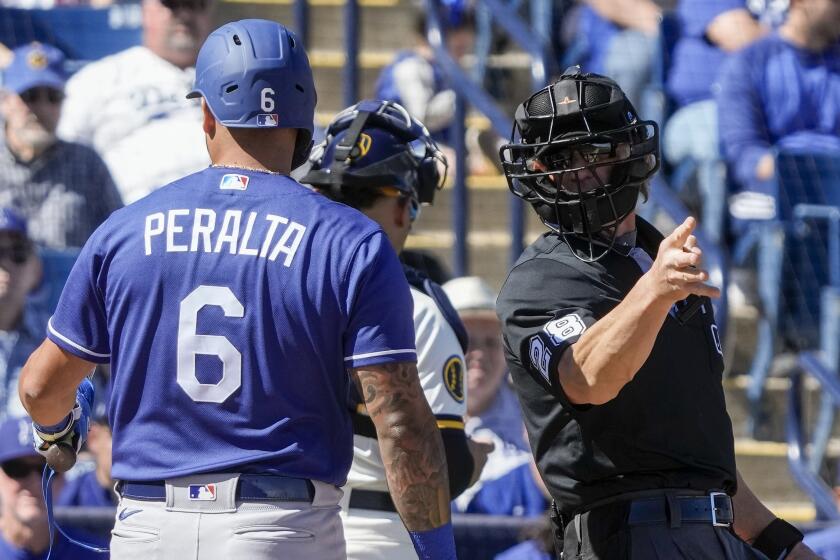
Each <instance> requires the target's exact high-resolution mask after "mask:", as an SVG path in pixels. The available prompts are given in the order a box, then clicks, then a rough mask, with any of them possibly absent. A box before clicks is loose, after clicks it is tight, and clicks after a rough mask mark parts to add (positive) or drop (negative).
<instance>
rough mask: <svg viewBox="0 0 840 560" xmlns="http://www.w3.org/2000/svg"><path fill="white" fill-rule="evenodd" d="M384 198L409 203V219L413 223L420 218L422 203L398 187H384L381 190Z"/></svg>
mask: <svg viewBox="0 0 840 560" xmlns="http://www.w3.org/2000/svg"><path fill="white" fill-rule="evenodd" d="M379 193H380V194H381V195H382V196H387V197H390V198H399V199H400V203H403V202H406V201H407V202H408V219H409V220H410V221H411V223H414V221H415V220H416V219H417V218H419V217H420V201H419V200H418V199H417V197H416V196H409V195H407V194H405V193H404V192H403V191H401V190H399V189H398V188H396V187H382V188H380V189H379Z"/></svg>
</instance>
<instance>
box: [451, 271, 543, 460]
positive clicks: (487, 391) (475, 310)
mask: <svg viewBox="0 0 840 560" xmlns="http://www.w3.org/2000/svg"><path fill="white" fill-rule="evenodd" d="M443 289H444V291H445V292H446V295H447V296H448V297H449V300H450V301H451V302H452V305H453V307H455V310H456V311H458V314H459V315H460V316H461V320H462V321H463V322H464V326H465V327H466V328H467V333H468V334H469V338H470V342H469V348H468V349H467V354H466V359H467V425H466V430H467V434H474V433H475V434H478V433H480V432H483V431H489V432H492V433H493V434H495V435H496V436H498V437H499V438H501V440H503V441H505V442H508V443H510V444H512V445H513V446H515V447H516V448H517V449H520V450H523V451H528V450H529V449H528V445H527V444H526V443H525V438H524V437H523V432H522V428H521V426H522V416H521V413H520V411H519V403H518V402H517V401H516V397H515V396H514V394H513V391H512V390H511V388H510V386H509V382H508V375H507V365H506V364H505V355H504V350H503V348H502V326H501V323H500V322H499V319H498V318H497V317H496V294H494V293H493V291H492V290H491V289H490V288H489V287H488V286H487V284H486V283H485V282H484V281H483V280H482V279H481V278H478V277H476V276H467V277H463V278H456V279H454V280H450V281H449V282H447V283H446V284H444V286H443ZM497 447H498V446H497ZM491 457H492V456H491Z"/></svg>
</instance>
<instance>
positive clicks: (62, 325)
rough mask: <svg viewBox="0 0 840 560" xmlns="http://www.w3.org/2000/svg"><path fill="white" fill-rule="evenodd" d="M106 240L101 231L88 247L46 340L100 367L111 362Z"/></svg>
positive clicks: (77, 265) (63, 295)
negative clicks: (107, 310)
mask: <svg viewBox="0 0 840 560" xmlns="http://www.w3.org/2000/svg"><path fill="white" fill-rule="evenodd" d="M104 237H105V236H104V235H103V234H102V228H100V229H98V230H97V231H96V232H94V234H93V235H92V236H91V237H90V239H88V241H87V243H85V246H84V247H83V248H82V251H81V253H79V257H78V258H77V259H76V263H75V264H74V265H73V268H72V270H71V271H70V276H69V277H68V278H67V282H66V283H65V284H64V290H63V291H62V292H61V297H60V298H59V300H58V306H57V307H56V310H55V313H54V314H53V316H52V317H51V318H50V320H49V322H48V324H47V338H49V339H50V340H52V341H53V342H54V343H56V344H57V345H58V346H59V347H60V348H62V349H63V350H65V351H67V352H69V353H70V354H73V355H74V356H77V357H79V358H82V359H83V360H87V361H89V362H94V363H99V364H104V363H108V362H110V360H111V349H110V341H109V337H108V320H107V314H106V307H105V283H104V282H105V281H104V278H105V274H104V270H103V267H104V263H105V258H104V245H103V239H104Z"/></svg>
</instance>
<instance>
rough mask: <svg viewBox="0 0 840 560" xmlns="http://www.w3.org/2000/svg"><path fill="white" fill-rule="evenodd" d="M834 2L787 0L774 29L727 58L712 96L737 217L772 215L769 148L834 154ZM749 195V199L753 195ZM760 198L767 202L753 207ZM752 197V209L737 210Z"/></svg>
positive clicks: (839, 9)
mask: <svg viewBox="0 0 840 560" xmlns="http://www.w3.org/2000/svg"><path fill="white" fill-rule="evenodd" d="M838 39H840V3H838V2H834V1H831V0H791V3H790V8H789V11H788V14H787V17H786V18H785V21H784V23H783V24H782V26H781V27H780V28H779V30H778V32H776V33H773V34H771V35H769V36H768V37H765V38H764V39H762V40H760V41H758V42H756V43H754V44H752V45H750V46H749V47H747V48H745V49H744V50H742V51H741V52H739V53H737V54H735V55H733V56H732V57H731V58H730V59H729V60H728V61H727V62H726V64H725V65H724V67H723V68H722V70H721V75H720V92H719V94H718V96H717V100H718V105H719V120H720V132H721V142H722V147H723V150H724V153H725V156H726V160H727V163H728V164H729V166H730V169H731V170H732V174H733V176H734V178H735V180H736V181H737V183H738V185H739V187H740V188H741V189H742V190H743V191H746V192H745V193H743V194H742V195H741V196H739V197H738V198H737V199H736V201H735V203H734V204H733V207H732V212H733V215H734V216H735V217H743V218H771V217H773V216H774V214H775V206H774V196H775V193H774V192H773V191H772V190H771V187H772V185H773V182H772V181H771V180H770V179H772V177H773V175H774V171H775V170H774V160H773V148H774V147H778V148H790V149H803V150H807V151H830V152H835V153H837V152H840V43H838ZM753 195H754V196H753ZM762 198H763V199H764V200H765V202H766V205H764V206H762V205H760V204H755V202H756V199H758V200H760V199H762ZM747 200H752V202H753V204H750V205H749V207H751V208H752V209H754V210H755V209H761V208H763V209H764V211H763V212H758V213H753V214H751V215H747V214H744V213H743V212H741V209H742V208H744V207H746V206H747V204H739V203H740V202H746V201H747Z"/></svg>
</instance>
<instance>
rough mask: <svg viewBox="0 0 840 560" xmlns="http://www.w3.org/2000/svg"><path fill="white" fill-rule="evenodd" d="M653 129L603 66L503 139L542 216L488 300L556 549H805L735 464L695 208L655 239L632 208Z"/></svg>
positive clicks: (506, 157)
mask: <svg viewBox="0 0 840 560" xmlns="http://www.w3.org/2000/svg"><path fill="white" fill-rule="evenodd" d="M658 142H659V137H658V127H657V125H656V123H654V122H652V121H641V120H639V118H638V115H637V113H636V110H635V109H634V108H633V106H632V105H631V103H630V102H629V101H628V99H627V97H626V96H625V94H624V92H622V91H621V89H620V88H619V87H618V85H617V84H616V83H615V82H614V81H613V80H611V79H609V78H606V77H604V76H599V75H596V74H584V73H581V71H580V68H578V67H573V68H570V69H568V70H567V71H566V72H565V73H564V74H563V75H562V76H561V77H560V79H559V80H557V81H556V82H555V83H554V84H552V85H550V86H548V87H546V88H544V89H542V90H540V91H538V92H536V93H535V94H533V95H532V96H531V97H529V98H528V99H527V100H526V101H525V102H523V103H522V104H521V105H519V107H517V109H516V115H515V125H514V130H513V135H512V138H511V142H510V143H509V144H507V145H505V146H504V147H503V148H502V149H501V151H500V156H501V159H502V164H503V166H504V169H505V175H506V176H507V179H508V185H509V187H510V189H511V190H512V191H513V193H514V194H516V195H517V196H519V197H521V198H523V199H524V200H526V201H528V202H529V203H530V204H531V205H532V206H533V207H534V209H535V210H536V212H537V214H538V215H539V216H540V218H541V219H542V221H543V223H545V225H546V226H548V228H549V230H550V231H549V232H547V233H545V234H544V235H542V236H541V237H540V238H539V239H537V240H536V241H535V242H534V243H533V244H532V245H531V246H530V247H528V248H527V249H526V250H525V252H524V253H523V254H522V256H521V257H520V258H519V260H518V261H517V263H516V264H515V265H514V267H513V269H512V270H511V272H510V274H509V276H508V278H507V280H506V282H505V284H504V286H503V287H502V291H501V293H500V295H499V299H498V313H499V316H500V318H501V320H502V323H503V329H504V339H505V352H506V357H507V360H508V363H509V366H510V370H511V372H512V375H513V378H514V382H515V386H516V390H517V392H518V393H519V399H520V401H521V403H522V406H523V409H524V417H525V423H526V426H527V429H528V435H529V438H530V442H531V448H532V450H533V452H534V455H535V457H536V461H537V464H538V466H539V470H540V473H541V474H542V476H543V479H544V480H545V482H546V485H547V486H548V489H549V491H550V492H551V495H552V497H553V498H554V501H555V506H554V510H555V516H554V517H555V520H556V523H557V526H558V527H557V537H558V538H557V539H556V540H557V541H558V552H559V551H560V550H562V556H561V557H562V558H565V559H570V558H576V559H577V558H580V559H604V558H607V559H611V560H612V559H633V560H639V559H644V560H649V559H654V558H663V559H666V558H667V559H669V560H670V559H675V558H709V559H712V558H714V559H723V558H725V559H764V558H765V556H766V557H768V558H772V559H773V560H776V559H779V558H814V557H815V556H814V554H813V553H812V552H811V551H810V549H808V548H807V547H805V545H803V544H801V540H802V534H801V533H800V532H799V531H797V530H796V529H795V528H794V527H793V526H791V525H790V524H788V523H786V522H785V521H782V520H780V519H776V518H774V517H773V515H772V514H771V513H770V512H769V511H768V510H767V509H766V508H765V507H764V506H763V505H762V504H761V503H760V502H759V501H758V500H757V499H756V497H755V496H754V495H753V493H752V492H751V491H750V489H749V488H748V487H747V485H746V484H745V483H744V482H743V480H742V479H741V478H740V476H739V475H738V473H737V470H736V468H735V454H734V444H733V436H732V425H731V423H730V420H729V416H728V415H727V412H726V407H725V403H724V395H723V389H722V386H721V375H722V372H723V358H722V353H721V347H720V340H719V337H718V329H717V326H716V325H715V320H714V315H713V309H712V305H711V302H710V300H709V298H710V297H718V295H719V291H718V290H717V289H716V288H714V287H712V286H709V285H708V284H706V283H705V282H706V281H707V280H708V274H707V273H706V272H705V271H704V270H702V269H701V268H700V265H701V261H702V257H703V252H702V250H701V249H700V248H699V247H698V246H697V241H696V238H695V237H694V235H692V231H693V229H694V227H695V221H694V219H693V218H688V219H686V220H685V222H683V223H682V224H681V225H680V226H678V227H677V228H676V229H675V230H674V232H673V233H671V235H669V236H668V237H665V238H663V236H662V235H661V234H660V233H659V232H658V231H657V230H656V229H654V228H653V226H651V225H650V224H648V223H647V222H645V221H644V220H642V219H641V218H639V217H638V216H636V214H635V207H636V203H637V200H638V197H639V195H640V194H641V195H642V196H643V197H646V196H647V181H648V180H649V179H650V177H651V176H652V175H653V174H654V173H655V172H656V170H657V169H658V167H659V145H658ZM736 512H737V517H736V515H735V514H736ZM747 543H749V544H747ZM750 545H752V546H750Z"/></svg>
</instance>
